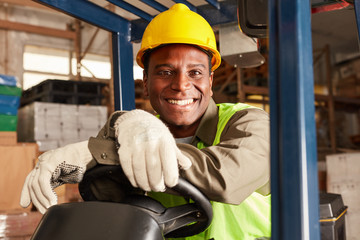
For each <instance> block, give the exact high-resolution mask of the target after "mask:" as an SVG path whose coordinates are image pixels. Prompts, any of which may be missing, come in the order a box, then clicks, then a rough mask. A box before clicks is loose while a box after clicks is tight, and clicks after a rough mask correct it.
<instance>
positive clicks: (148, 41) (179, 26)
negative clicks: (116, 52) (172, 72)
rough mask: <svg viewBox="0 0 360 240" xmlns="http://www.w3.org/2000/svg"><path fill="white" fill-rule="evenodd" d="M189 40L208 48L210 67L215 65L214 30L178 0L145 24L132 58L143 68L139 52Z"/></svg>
mask: <svg viewBox="0 0 360 240" xmlns="http://www.w3.org/2000/svg"><path fill="white" fill-rule="evenodd" d="M173 43H183V44H192V45H196V46H199V47H201V48H202V49H204V50H206V51H208V52H211V54H212V59H211V65H212V67H211V71H214V70H215V69H216V68H218V67H219V65H220V63H221V56H220V53H219V52H218V50H217V48H216V39H215V34H214V31H213V30H212V28H211V26H210V24H209V23H208V22H207V21H206V20H205V19H204V18H203V17H202V16H200V15H199V14H197V13H195V12H193V11H191V10H190V9H189V8H188V7H187V6H186V5H184V4H181V3H178V4H175V5H174V6H172V7H171V8H170V9H168V10H166V11H164V12H162V13H160V14H159V15H157V16H156V17H155V18H154V19H153V20H152V21H151V22H150V23H149V24H148V26H147V27H146V29H145V32H144V35H143V37H142V41H141V48H140V50H139V52H138V53H137V56H136V62H137V63H138V64H139V66H140V67H142V68H144V63H143V56H144V53H145V52H146V51H148V50H149V49H154V48H156V47H158V46H160V45H164V44H173Z"/></svg>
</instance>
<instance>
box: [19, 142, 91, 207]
mask: <svg viewBox="0 0 360 240" xmlns="http://www.w3.org/2000/svg"><path fill="white" fill-rule="evenodd" d="M91 160H92V155H91V153H90V151H89V149H88V141H84V142H79V143H74V144H69V145H66V146H65V147H62V148H58V149H55V150H50V151H48V152H45V153H43V154H42V155H40V156H39V158H38V162H37V164H36V167H35V168H34V169H33V170H32V171H31V172H30V173H29V175H28V176H27V177H26V180H25V184H24V186H23V189H22V192H21V198H20V205H21V206H22V207H24V208H26V207H28V206H29V205H30V203H31V202H33V204H34V205H35V207H36V208H37V209H38V210H39V211H40V212H41V213H45V211H46V209H47V208H49V207H50V206H52V205H55V204H57V196H56V193H55V191H54V189H55V188H56V187H58V186H60V185H62V184H64V183H78V182H80V181H81V180H82V178H83V176H84V173H85V171H86V165H87V164H88V163H89V162H90V161H91Z"/></svg>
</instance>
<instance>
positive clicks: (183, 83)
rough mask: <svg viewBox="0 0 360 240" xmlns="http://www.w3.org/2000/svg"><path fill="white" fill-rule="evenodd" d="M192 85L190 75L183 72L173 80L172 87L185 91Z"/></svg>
mask: <svg viewBox="0 0 360 240" xmlns="http://www.w3.org/2000/svg"><path fill="white" fill-rule="evenodd" d="M190 87H191V82H190V81H189V78H188V76H186V74H183V73H179V74H177V75H176V76H175V77H174V78H173V80H172V82H171V88H172V89H173V90H176V91H185V90H188V89H189V88H190Z"/></svg>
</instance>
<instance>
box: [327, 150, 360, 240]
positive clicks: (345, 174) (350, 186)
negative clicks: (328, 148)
mask: <svg viewBox="0 0 360 240" xmlns="http://www.w3.org/2000/svg"><path fill="white" fill-rule="evenodd" d="M359 160H360V152H352V153H341V154H331V155H328V156H326V171H327V192H329V193H336V194H341V195H342V198H343V201H344V204H345V205H346V206H347V207H348V211H347V213H346V216H345V219H346V220H345V224H346V239H348V240H357V239H359V236H360V228H359V226H360V161H359Z"/></svg>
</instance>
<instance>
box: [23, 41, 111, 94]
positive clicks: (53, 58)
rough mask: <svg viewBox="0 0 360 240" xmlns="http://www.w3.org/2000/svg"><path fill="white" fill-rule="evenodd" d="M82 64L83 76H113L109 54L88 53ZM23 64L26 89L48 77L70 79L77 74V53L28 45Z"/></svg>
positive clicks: (106, 77)
mask: <svg viewBox="0 0 360 240" xmlns="http://www.w3.org/2000/svg"><path fill="white" fill-rule="evenodd" d="M70 59H71V61H70ZM81 64H82V65H81V70H80V74H81V76H82V77H85V78H86V77H88V78H96V79H102V80H104V79H105V80H106V79H107V80H109V79H110V78H111V65H110V59H109V57H108V56H101V55H96V54H86V56H85V58H84V59H83V60H82V61H81ZM23 66H24V75H23V89H24V90H26V89H28V88H30V87H32V86H35V85H36V84H38V83H40V82H42V81H44V80H47V79H59V80H70V79H75V76H76V58H75V54H73V55H71V52H70V51H67V50H61V49H56V48H47V47H39V46H33V45H26V46H25V49H24V60H23Z"/></svg>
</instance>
